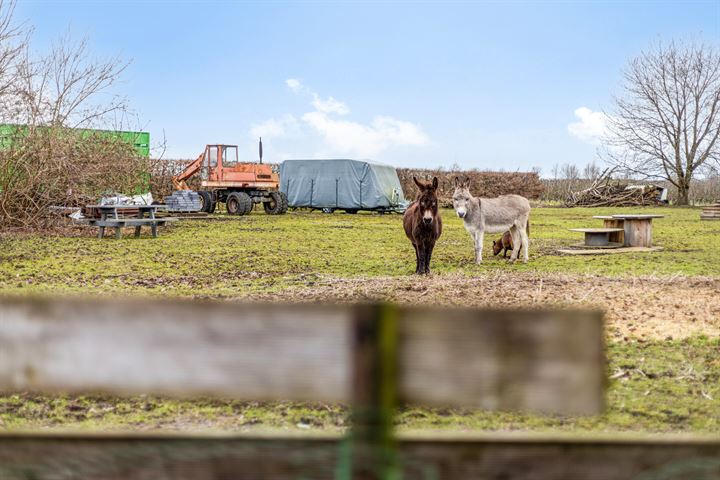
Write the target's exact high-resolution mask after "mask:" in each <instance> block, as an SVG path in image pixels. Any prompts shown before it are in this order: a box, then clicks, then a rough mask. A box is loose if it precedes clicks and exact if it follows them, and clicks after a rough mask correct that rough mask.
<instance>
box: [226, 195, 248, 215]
mask: <svg viewBox="0 0 720 480" xmlns="http://www.w3.org/2000/svg"><path fill="white" fill-rule="evenodd" d="M252 207H253V202H252V198H250V195H248V194H247V193H245V192H233V193H231V194H230V195H228V197H227V200H225V208H227V212H228V213H229V214H230V215H245V214H246V213H250V210H252Z"/></svg>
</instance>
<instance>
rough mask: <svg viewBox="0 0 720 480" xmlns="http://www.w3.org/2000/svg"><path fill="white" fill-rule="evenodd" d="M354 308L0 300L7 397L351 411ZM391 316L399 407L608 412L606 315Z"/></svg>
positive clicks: (0, 364)
mask: <svg viewBox="0 0 720 480" xmlns="http://www.w3.org/2000/svg"><path fill="white" fill-rule="evenodd" d="M358 308H366V307H349V306H326V307H320V306H312V305H302V306H298V305H291V306H279V305H247V304H239V303H237V304H236V303H209V302H208V303H203V302H189V301H177V300H174V301H171V302H170V301H135V302H129V301H124V302H121V301H79V300H75V301H72V300H38V299H0V390H5V391H12V390H15V391H17V390H33V391H44V392H54V391H63V392H95V391H102V392H114V393H121V394H137V393H148V394H161V395H177V396H186V397H187V396H195V395H214V396H221V397H232V398H236V399H253V400H312V401H329V402H348V401H350V400H351V391H352V383H353V381H352V371H353V367H352V360H353V353H352V348H351V347H352V343H353V340H352V338H353V325H354V324H353V319H354V318H355V313H356V311H357V309H358ZM385 308H396V307H389V306H388V307H385ZM397 318H398V327H397V328H398V332H397V336H398V339H399V340H398V342H399V345H398V358H399V361H398V367H397V368H398V371H399V384H398V396H399V398H400V399H401V400H402V401H404V402H408V403H417V404H432V405H448V406H453V405H455V406H468V407H480V408H484V409H503V410H508V409H522V410H537V411H546V412H560V413H567V414H573V413H581V414H585V413H587V414H591V413H597V412H599V411H600V410H601V409H602V403H603V402H602V389H603V382H604V369H605V367H604V361H603V344H602V337H603V329H602V315H601V314H600V313H599V312H587V311H539V312H529V311H498V310H479V311H478V310H468V309H428V308H400V309H398V310H397Z"/></svg>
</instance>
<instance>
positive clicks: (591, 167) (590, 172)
mask: <svg viewBox="0 0 720 480" xmlns="http://www.w3.org/2000/svg"><path fill="white" fill-rule="evenodd" d="M599 176H600V167H598V166H597V165H596V164H595V162H590V163H588V164H587V165H585V167H584V168H583V173H582V178H584V179H585V180H594V179H596V178H598V177H599Z"/></svg>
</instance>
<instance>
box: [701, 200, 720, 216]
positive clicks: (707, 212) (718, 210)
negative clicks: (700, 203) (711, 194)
mask: <svg viewBox="0 0 720 480" xmlns="http://www.w3.org/2000/svg"><path fill="white" fill-rule="evenodd" d="M700 220H720V201H718V202H715V205H711V206H709V207H705V208H703V211H702V213H701V214H700Z"/></svg>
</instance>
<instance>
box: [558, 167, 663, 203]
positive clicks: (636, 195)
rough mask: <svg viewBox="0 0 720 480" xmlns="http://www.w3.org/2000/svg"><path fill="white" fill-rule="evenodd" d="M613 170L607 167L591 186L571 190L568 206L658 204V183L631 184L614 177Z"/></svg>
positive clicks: (568, 195)
mask: <svg viewBox="0 0 720 480" xmlns="http://www.w3.org/2000/svg"><path fill="white" fill-rule="evenodd" d="M612 173H613V170H610V169H606V170H605V171H603V172H602V173H601V174H600V175H599V176H598V177H597V178H596V179H595V180H593V183H592V185H591V186H590V187H588V188H586V189H583V190H579V191H577V192H569V193H568V194H567V197H566V198H565V206H566V207H636V206H643V205H657V204H659V203H660V201H659V198H658V187H657V186H656V185H639V186H630V185H628V184H627V183H623V182H620V181H617V180H613V179H612Z"/></svg>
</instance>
